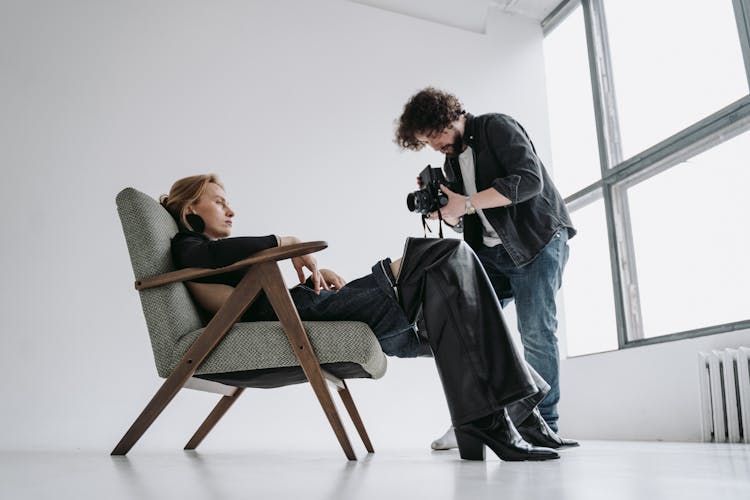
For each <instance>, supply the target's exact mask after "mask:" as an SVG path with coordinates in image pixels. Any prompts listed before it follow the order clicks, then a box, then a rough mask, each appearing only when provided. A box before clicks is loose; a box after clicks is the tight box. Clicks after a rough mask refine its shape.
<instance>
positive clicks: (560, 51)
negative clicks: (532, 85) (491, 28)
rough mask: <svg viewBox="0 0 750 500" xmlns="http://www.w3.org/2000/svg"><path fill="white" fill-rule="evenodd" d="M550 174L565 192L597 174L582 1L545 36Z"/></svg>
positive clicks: (585, 182) (598, 172) (578, 188)
mask: <svg viewBox="0 0 750 500" xmlns="http://www.w3.org/2000/svg"><path fill="white" fill-rule="evenodd" d="M544 60H545V67H546V72H547V98H548V101H549V102H548V105H549V119H550V133H551V142H552V174H553V177H554V179H555V185H556V186H557V188H558V189H559V190H560V192H561V193H562V195H563V196H565V197H567V196H569V195H570V194H572V193H575V192H576V191H578V190H580V189H581V188H584V187H586V186H588V185H589V184H592V183H593V182H596V181H597V180H598V179H599V178H600V177H601V170H600V168H599V153H598V150H597V142H596V122H595V119H594V104H593V98H592V95H591V76H590V74H589V65H588V55H587V52H586V31H585V29H584V26H583V13H582V10H581V8H580V7H578V8H577V9H576V11H575V12H573V13H572V14H571V15H570V16H569V17H568V18H567V19H565V21H563V22H562V24H560V25H559V26H558V27H557V28H555V29H554V30H553V31H552V32H551V33H550V34H548V35H547V36H546V37H545V39H544Z"/></svg>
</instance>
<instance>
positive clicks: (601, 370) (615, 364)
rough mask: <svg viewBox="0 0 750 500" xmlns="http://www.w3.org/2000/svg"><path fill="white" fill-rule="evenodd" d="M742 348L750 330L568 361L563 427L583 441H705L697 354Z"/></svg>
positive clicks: (563, 374) (749, 338) (564, 367)
mask: <svg viewBox="0 0 750 500" xmlns="http://www.w3.org/2000/svg"><path fill="white" fill-rule="evenodd" d="M571 251H573V250H571ZM741 345H744V346H748V345H750V330H744V331H739V332H731V333H724V334H721V335H711V336H707V337H698V338H694V339H685V340H680V341H676V342H668V343H663V344H654V345H650V346H643V347H637V348H632V349H624V350H620V351H613V352H606V353H600V354H592V355H589V356H579V357H575V358H569V359H564V360H563V361H562V364H561V374H560V377H561V379H562V396H561V403H560V414H561V419H560V424H561V426H562V427H564V429H565V433H566V434H569V435H573V436H577V437H579V438H583V439H622V440H648V441H652V440H661V441H701V440H702V436H701V417H700V393H699V382H698V353H699V352H701V351H709V350H711V349H724V348H726V347H737V346H741Z"/></svg>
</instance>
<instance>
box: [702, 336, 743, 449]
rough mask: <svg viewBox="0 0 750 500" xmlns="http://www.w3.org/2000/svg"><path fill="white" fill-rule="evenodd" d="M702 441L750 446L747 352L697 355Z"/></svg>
mask: <svg viewBox="0 0 750 500" xmlns="http://www.w3.org/2000/svg"><path fill="white" fill-rule="evenodd" d="M698 367H699V374H700V391H701V422H702V426H703V441H705V442H714V443H750V348H748V347H738V348H736V349H724V350H721V351H711V352H700V353H698Z"/></svg>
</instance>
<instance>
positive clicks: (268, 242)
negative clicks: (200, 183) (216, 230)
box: [172, 230, 278, 286]
mask: <svg viewBox="0 0 750 500" xmlns="http://www.w3.org/2000/svg"><path fill="white" fill-rule="evenodd" d="M276 246H278V241H277V239H276V236H274V235H272V234H270V235H268V236H242V237H236V238H224V239H221V240H210V239H209V238H208V237H207V236H205V235H203V234H201V233H195V232H192V231H184V230H183V231H180V232H179V233H177V234H176V235H175V237H174V238H172V260H174V264H175V267H176V268H177V269H183V268H186V267H206V268H212V269H215V268H217V267H224V266H228V265H230V264H234V263H235V262H237V261H239V260H242V259H244V258H247V257H249V256H251V255H252V254H254V253H257V252H260V251H261V250H266V249H268V248H273V247H276ZM245 272H246V270H244V269H240V270H237V271H231V272H228V273H222V274H217V275H215V276H208V277H205V278H199V279H196V280H193V281H196V282H198V283H219V284H222V285H230V286H237V283H239V282H240V280H241V279H242V277H243V276H244V275H245Z"/></svg>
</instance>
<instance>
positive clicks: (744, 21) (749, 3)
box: [732, 0, 750, 88]
mask: <svg viewBox="0 0 750 500" xmlns="http://www.w3.org/2000/svg"><path fill="white" fill-rule="evenodd" d="M732 4H733V6H734V18H735V20H736V21H737V32H738V34H739V37H740V45H741V46H742V59H743V60H744V62H745V76H746V77H747V81H748V88H750V0H732Z"/></svg>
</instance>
